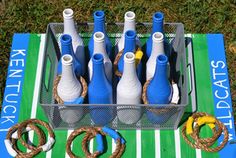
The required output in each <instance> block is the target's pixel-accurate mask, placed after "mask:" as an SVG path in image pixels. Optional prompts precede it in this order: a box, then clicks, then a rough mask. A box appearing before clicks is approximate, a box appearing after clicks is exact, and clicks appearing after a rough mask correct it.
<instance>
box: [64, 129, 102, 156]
mask: <svg viewBox="0 0 236 158" xmlns="http://www.w3.org/2000/svg"><path fill="white" fill-rule="evenodd" d="M84 132H86V133H88V134H89V136H90V135H92V136H96V135H97V134H98V132H97V131H96V130H95V129H94V128H92V127H83V128H79V129H76V130H74V131H73V132H72V133H71V134H70V136H69V138H68V140H67V143H66V152H67V154H68V155H69V156H70V158H79V157H78V156H76V155H75V154H74V153H73V152H72V150H71V144H72V142H73V140H74V139H75V138H76V137H77V136H79V135H80V134H82V133H84ZM83 146H85V148H86V142H84V141H83V142H82V147H83ZM99 154H101V152H100V151H96V152H94V153H93V154H92V155H91V157H97V156H98V155H99Z"/></svg>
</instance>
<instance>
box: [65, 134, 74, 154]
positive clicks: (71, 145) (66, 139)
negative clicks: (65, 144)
mask: <svg viewBox="0 0 236 158" xmlns="http://www.w3.org/2000/svg"><path fill="white" fill-rule="evenodd" d="M73 131H74V130H68V132H67V138H66V140H67V139H68V138H69V136H70V134H71V133H72V132H73ZM72 146H73V142H72V143H71V148H72ZM65 158H70V156H69V155H68V154H67V152H66V155H65Z"/></svg>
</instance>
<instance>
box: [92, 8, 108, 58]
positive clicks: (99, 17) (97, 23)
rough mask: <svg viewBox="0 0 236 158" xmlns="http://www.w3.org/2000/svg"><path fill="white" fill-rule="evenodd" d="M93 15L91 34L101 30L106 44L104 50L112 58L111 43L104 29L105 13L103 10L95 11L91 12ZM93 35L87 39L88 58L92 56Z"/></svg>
mask: <svg viewBox="0 0 236 158" xmlns="http://www.w3.org/2000/svg"><path fill="white" fill-rule="evenodd" d="M93 17H94V29H93V35H94V33H95V32H103V33H104V35H105V44H106V51H107V54H108V56H109V57H110V59H111V58H112V44H111V41H110V39H109V37H108V36H107V33H106V29H105V13H104V11H100V10H99V11H96V12H94V13H93ZM93 35H92V37H91V38H90V40H89V44H88V48H89V55H90V58H91V57H92V56H93V48H94V44H93V43H94V40H93Z"/></svg>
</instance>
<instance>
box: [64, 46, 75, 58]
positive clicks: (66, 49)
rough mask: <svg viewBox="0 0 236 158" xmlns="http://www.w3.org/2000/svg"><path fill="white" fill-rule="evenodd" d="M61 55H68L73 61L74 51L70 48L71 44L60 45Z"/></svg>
mask: <svg viewBox="0 0 236 158" xmlns="http://www.w3.org/2000/svg"><path fill="white" fill-rule="evenodd" d="M61 54H62V56H63V55H65V54H70V55H71V56H72V57H73V59H74V51H73V48H72V43H67V44H63V43H61Z"/></svg>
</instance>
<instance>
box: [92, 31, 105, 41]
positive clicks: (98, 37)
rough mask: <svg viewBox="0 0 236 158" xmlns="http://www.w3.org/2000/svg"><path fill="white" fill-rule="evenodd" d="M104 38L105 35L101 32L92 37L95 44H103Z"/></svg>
mask: <svg viewBox="0 0 236 158" xmlns="http://www.w3.org/2000/svg"><path fill="white" fill-rule="evenodd" d="M104 38H105V35H104V33H103V32H95V33H94V35H93V39H94V41H96V42H103V41H104Z"/></svg>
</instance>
